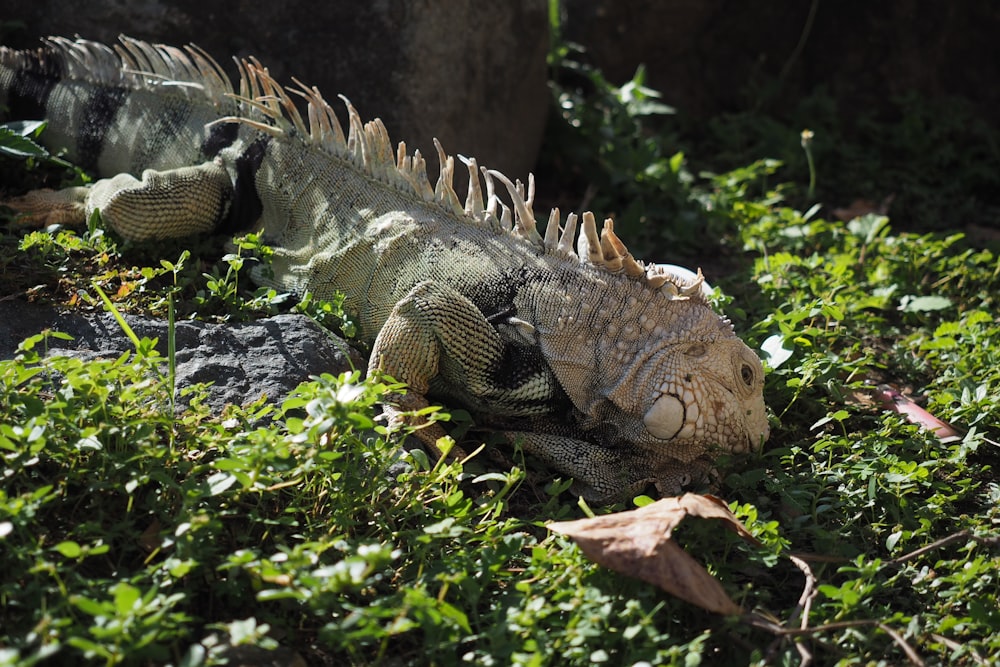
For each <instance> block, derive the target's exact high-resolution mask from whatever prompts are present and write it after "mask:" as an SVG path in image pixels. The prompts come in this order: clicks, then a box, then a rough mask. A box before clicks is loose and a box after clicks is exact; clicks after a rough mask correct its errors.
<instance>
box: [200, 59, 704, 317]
mask: <svg viewBox="0 0 1000 667" xmlns="http://www.w3.org/2000/svg"><path fill="white" fill-rule="evenodd" d="M240 74H241V84H240V94H239V95H238V96H236V98H237V99H238V100H239V101H240V102H241V103H243V104H246V105H249V106H250V107H251V108H253V109H254V110H256V111H258V112H260V113H262V114H263V115H264V117H265V118H262V119H259V120H256V119H250V118H246V117H228V118H224V119H221V121H220V122H223V121H224V122H240V123H245V124H249V125H252V126H253V127H255V128H257V129H258V130H260V131H262V132H266V133H268V134H270V135H272V136H276V137H280V136H284V135H285V134H286V131H287V130H288V129H289V127H290V128H292V129H294V131H295V132H296V134H297V135H298V136H300V137H302V138H303V139H304V140H305V141H307V142H309V143H311V144H313V145H315V146H317V147H320V148H322V149H323V150H324V151H326V152H328V153H329V154H331V155H334V156H336V157H339V158H343V159H347V160H349V161H351V162H352V163H353V164H355V165H356V166H357V167H358V168H360V169H363V170H364V171H365V172H366V173H368V174H369V175H370V176H372V177H374V178H376V179H378V180H379V181H381V182H383V183H386V184H389V185H392V186H394V187H396V188H398V189H401V190H403V191H405V192H410V193H413V194H416V195H417V196H418V197H420V198H421V199H422V200H423V201H425V202H427V203H432V204H437V205H439V206H441V207H442V208H443V209H444V210H445V211H447V212H450V213H453V214H456V215H460V216H464V217H465V218H466V219H467V220H469V221H470V222H473V223H475V224H480V225H484V226H486V227H488V228H490V229H493V230H494V231H497V232H503V233H508V234H510V235H511V236H512V237H515V238H519V239H521V240H523V241H525V242H527V243H529V244H530V245H532V246H534V247H536V248H538V249H539V250H542V251H544V252H546V253H549V254H553V255H559V256H562V257H566V258H573V259H578V260H580V261H581V262H585V263H587V264H590V265H592V266H594V267H596V268H598V269H601V270H604V271H607V272H609V273H613V274H624V275H625V276H627V277H629V278H631V279H634V280H637V281H641V282H644V283H645V284H646V285H648V286H649V287H652V288H654V289H659V290H660V292H661V293H663V294H665V295H666V296H667V297H669V298H670V299H678V300H680V299H691V300H696V301H701V302H705V297H704V294H703V292H702V284H703V283H704V277H703V276H702V274H701V271H700V270H699V271H698V273H697V276H696V278H694V279H686V278H682V277H679V276H677V275H675V274H673V273H670V272H669V271H667V270H665V269H663V267H661V266H660V265H656V264H649V265H646V264H644V263H643V262H641V261H639V260H636V259H635V258H634V257H633V256H632V254H631V253H630V252H629V251H628V249H627V248H626V247H625V244H624V243H623V242H622V241H621V239H620V238H618V236H617V235H616V234H615V231H614V221H613V220H612V219H611V218H608V219H606V220H605V221H604V225H603V227H602V229H601V231H600V233H598V231H597V221H596V219H595V217H594V214H593V213H592V212H590V211H587V212H585V213H584V214H583V216H582V221H583V225H582V227H581V228H580V232H579V234H578V233H577V220H578V218H577V216H576V214H573V213H570V214H569V215H568V216H567V217H566V224H565V226H562V225H561V224H560V223H561V216H560V214H559V209H552V210H551V211H550V213H549V218H548V222H547V223H546V225H545V235H544V236H542V235H541V234H539V232H538V224H537V220H536V219H535V214H534V211H533V204H534V200H535V179H534V176H533V175H530V174H529V176H528V184H527V187H526V186H525V184H524V183H522V182H521V181H520V180H518V181H516V182H511V181H510V179H509V178H507V177H506V176H504V175H503V174H502V173H500V172H499V171H495V170H491V169H486V168H485V167H483V168H481V167H479V165H478V164H477V162H476V160H475V158H467V157H464V156H461V155H460V156H458V157H459V159H460V160H461V161H462V162H463V163H464V164H465V165H466V168H467V169H468V174H469V181H468V194H467V196H466V199H465V202H464V204H463V203H462V202H461V201H460V198H459V196H458V194H457V193H456V191H455V188H454V178H455V159H454V157H452V156H450V155H448V154H446V153H445V151H444V149H443V148H442V146H441V144H440V142H438V140H437V139H435V140H434V147H435V149H436V150H437V154H438V163H439V165H440V169H439V174H438V179H437V182H436V184H435V185H434V186H433V187H432V186H431V183H430V179H429V178H428V176H427V163H426V161H425V160H424V157H423V156H422V155H421V154H420V151H419V150H417V151H414V153H413V154H412V155H411V154H409V153H408V152H407V150H406V144H405V142H399V144H398V145H397V147H396V151H395V157H393V151H392V148H391V143H390V140H389V134H388V132H387V131H386V129H385V126H384V125H383V123H382V121H381V120H380V119H377V118H376V119H375V120H372V121H369V122H367V123H364V122H362V120H361V116H360V114H359V113H358V111H357V109H355V108H354V106H353V105H352V104H351V103H350V102H349V101H348V100H347V98H345V97H343V96H341V100H342V101H343V102H344V105H345V106H346V108H347V115H348V131H347V133H346V135H345V133H344V131H343V129H342V128H341V126H340V120H339V119H338V118H337V115H336V114H335V112H334V110H333V108H332V107H331V106H330V104H329V103H327V101H326V100H325V99H324V98H323V96H322V95H321V94H320V92H319V90H318V89H317V88H315V87H309V86H306V85H305V84H303V83H302V82H300V81H299V80H297V79H293V81H294V83H295V86H296V87H294V88H288V89H286V88H285V87H283V86H282V85H281V84H279V83H278V82H277V81H275V80H274V79H273V78H272V77H271V75H270V73H269V72H268V70H267V68H265V67H263V66H262V65H261V64H260V63H259V62H258V61H257V60H256V59H249V60H244V61H242V62H241V63H240ZM291 95H296V96H298V97H301V98H303V99H304V100H305V102H306V110H307V113H306V118H303V116H302V114H301V113H300V112H299V109H298V107H297V106H296V105H295V104H294V101H293V100H292V98H291ZM496 182H499V183H501V184H502V185H503V186H504V188H505V189H506V190H507V193H508V195H509V196H510V201H511V203H512V205H513V206H508V205H507V204H506V203H504V202H503V201H501V199H500V197H499V195H498V193H497V188H496ZM484 183H485V185H486V191H485V194H484V192H483V184H484Z"/></svg>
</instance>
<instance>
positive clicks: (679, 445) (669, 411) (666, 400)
mask: <svg viewBox="0 0 1000 667" xmlns="http://www.w3.org/2000/svg"><path fill="white" fill-rule="evenodd" d="M640 317H641V316H640ZM662 322H663V324H661V325H659V326H662V327H663V334H662V335H660V336H659V337H651V338H649V339H647V340H646V341H645V342H644V343H643V344H642V346H641V347H640V348H638V349H636V350H635V351H634V352H633V356H631V358H629V359H626V360H625V364H623V365H621V366H619V365H617V364H615V365H613V366H610V367H609V368H608V369H607V372H609V373H614V375H615V377H611V378H609V379H610V380H611V382H609V383H608V384H606V385H605V386H604V387H603V388H602V389H601V390H599V392H598V393H600V394H601V395H602V396H603V400H602V401H600V402H599V403H597V404H594V405H592V408H591V409H592V410H594V411H595V412H596V414H594V415H593V416H594V417H597V419H598V420H599V421H600V422H602V423H603V424H605V425H610V427H611V428H610V429H608V430H607V431H606V437H610V438H613V439H614V440H616V441H618V442H629V443H633V444H634V445H638V446H639V447H641V448H642V449H644V450H646V451H647V452H648V453H649V458H650V462H651V464H653V465H656V464H657V463H658V462H660V461H662V462H664V463H666V462H668V461H681V462H684V463H689V462H691V461H693V460H695V459H697V458H701V457H705V456H709V457H711V456H712V455H713V454H717V453H733V454H739V453H746V452H750V451H753V450H755V449H756V448H757V447H759V446H760V444H761V443H762V442H763V441H764V440H765V439H767V436H768V424H767V413H766V410H765V407H764V398H763V386H764V369H763V366H762V365H761V362H760V359H759V358H758V357H757V355H756V354H754V352H753V351H752V350H751V349H750V348H749V347H747V346H746V344H744V343H743V341H741V340H740V339H739V338H737V337H736V335H735V334H734V333H733V330H732V326H731V325H730V323H729V322H728V321H727V320H726V319H724V318H720V317H719V316H718V315H717V314H716V313H714V312H713V311H712V310H711V309H710V308H709V307H708V305H707V304H705V303H704V302H703V301H700V300H690V301H687V302H681V301H673V302H672V307H671V308H670V310H669V311H668V314H667V315H666V316H665V317H663V319H662ZM656 328H659V327H654V329H656ZM626 347H627V346H626ZM605 428H607V426H605ZM609 444H611V443H609Z"/></svg>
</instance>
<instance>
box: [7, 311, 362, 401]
mask: <svg viewBox="0 0 1000 667" xmlns="http://www.w3.org/2000/svg"><path fill="white" fill-rule="evenodd" d="M125 319H126V321H127V322H128V324H129V326H130V327H132V329H133V331H134V332H135V333H136V335H138V336H139V337H140V338H157V339H159V341H158V344H157V350H158V351H159V352H160V353H161V354H162V355H164V357H165V356H166V354H167V322H166V321H164V320H159V319H154V318H148V317H138V316H133V315H127V316H125ZM43 329H51V330H54V331H61V332H63V333H67V334H69V335H71V336H73V340H72V341H64V340H59V339H56V338H51V339H49V342H48V346H49V349H50V350H51V352H52V353H57V354H73V355H76V356H80V357H83V358H94V357H100V356H104V357H117V356H119V355H120V354H121V353H123V352H126V351H130V350H132V349H134V348H133V346H132V343H131V341H130V340H129V339H128V337H127V336H126V335H125V333H124V332H123V331H122V330H121V327H119V326H118V323H117V322H116V321H115V320H114V318H113V317H112V316H111V315H110V314H107V313H102V314H87V313H76V312H67V311H64V310H60V309H57V308H54V307H52V306H42V305H37V304H31V303H27V302H24V301H19V300H7V301H0V358H4V359H10V358H13V356H14V355H15V353H16V351H17V346H18V344H19V343H20V342H21V341H22V340H24V339H25V338H28V337H29V336H33V335H35V334H38V333H39V332H40V331H42V330H43ZM175 340H176V349H177V389H178V390H181V389H183V388H185V387H189V386H191V385H193V384H195V383H199V382H206V383H212V386H211V387H210V389H209V398H208V405H209V406H210V407H211V409H212V410H213V411H214V412H216V413H217V412H219V411H221V410H222V409H223V408H224V407H225V406H226V405H227V404H230V403H232V404H236V405H244V404H247V403H250V402H252V401H255V400H257V399H258V398H260V397H261V396H265V397H266V398H267V400H268V401H271V402H275V403H280V402H281V401H282V400H283V399H284V398H285V397H286V396H287V395H288V393H289V392H290V391H291V390H292V389H294V388H295V387H296V386H298V385H299V383H301V382H303V381H305V380H307V379H309V376H310V375H319V374H321V373H332V374H334V375H336V374H338V373H341V372H344V371H347V370H351V369H352V368H359V369H364V368H365V362H364V359H363V358H362V357H361V355H359V354H358V353H357V352H356V351H354V350H353V349H352V348H350V347H349V346H348V344H347V343H346V341H344V340H342V339H340V338H337V337H336V336H333V335H332V334H330V333H329V332H327V331H325V330H324V329H322V328H321V327H320V326H318V325H317V324H315V323H314V322H313V321H312V320H310V319H309V318H308V317H305V316H304V315H277V316H275V317H270V318H267V319H263V320H258V321H256V322H241V323H235V324H212V323H207V322H197V321H181V322H177V323H176V326H175ZM180 407H183V406H180Z"/></svg>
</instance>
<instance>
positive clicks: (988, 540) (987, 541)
mask: <svg viewBox="0 0 1000 667" xmlns="http://www.w3.org/2000/svg"><path fill="white" fill-rule="evenodd" d="M962 540H972V541H973V542H976V543H978V544H982V545H984V546H1000V536H990V537H980V536H979V535H973V534H972V532H971V531H969V530H960V531H958V532H957V533H953V534H951V535H948V536H947V537H942V538H941V539H940V540H937V541H936V542H931V543H930V544H928V545H926V546H922V547H920V548H919V549H915V550H914V551H911V552H910V553H907V554H903V555H902V556H900V557H899V558H893V559H892V560H887V561H886V565H898V564H900V563H905V562H906V561H908V560H913V559H914V558H919V557H920V556H923V555H924V554H926V553H929V552H931V551H934V550H936V549H940V548H942V547H946V546H948V545H949V544H951V543H952V542H961V541H962Z"/></svg>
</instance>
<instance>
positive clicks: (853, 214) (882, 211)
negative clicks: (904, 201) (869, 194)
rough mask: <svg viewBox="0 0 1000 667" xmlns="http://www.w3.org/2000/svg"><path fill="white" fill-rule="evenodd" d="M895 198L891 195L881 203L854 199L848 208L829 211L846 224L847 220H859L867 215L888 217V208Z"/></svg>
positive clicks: (894, 195)
mask: <svg viewBox="0 0 1000 667" xmlns="http://www.w3.org/2000/svg"><path fill="white" fill-rule="evenodd" d="M895 198H896V194H895V193H893V194H891V195H889V196H888V197H886V198H885V199H883V200H882V201H881V202H874V201H871V200H870V199H855V200H854V201H852V202H851V203H850V204H849V205H848V206H845V207H843V208H835V209H833V210H832V211H830V213H831V214H832V215H833V217H835V218H837V219H838V220H840V221H841V222H847V221H849V220H853V219H854V218H860V217H861V216H863V215H868V214H869V213H875V214H876V215H888V214H889V207H890V206H892V202H893V200H894V199H895Z"/></svg>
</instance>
